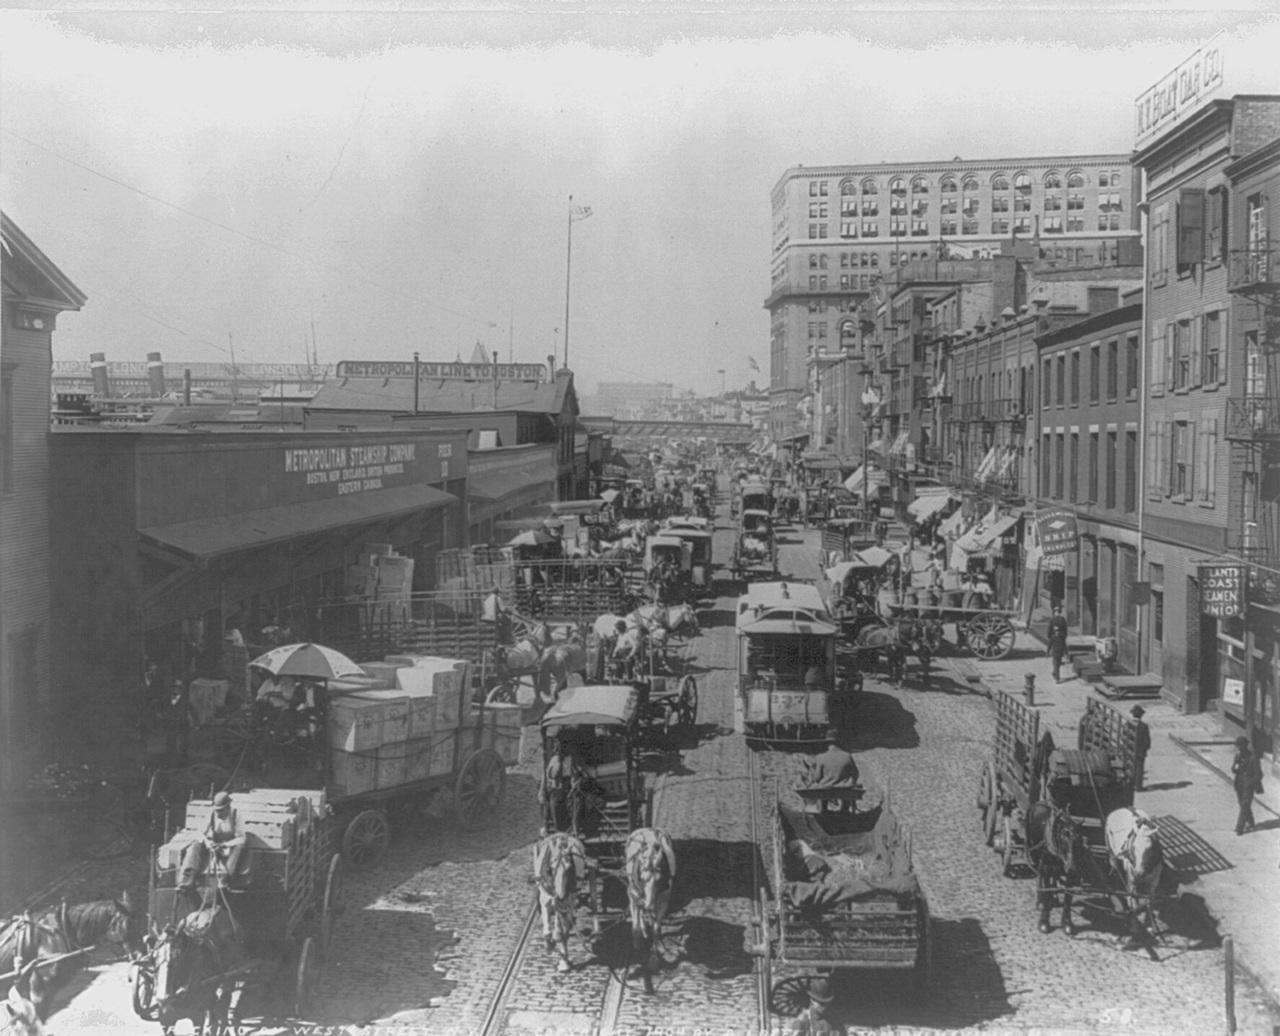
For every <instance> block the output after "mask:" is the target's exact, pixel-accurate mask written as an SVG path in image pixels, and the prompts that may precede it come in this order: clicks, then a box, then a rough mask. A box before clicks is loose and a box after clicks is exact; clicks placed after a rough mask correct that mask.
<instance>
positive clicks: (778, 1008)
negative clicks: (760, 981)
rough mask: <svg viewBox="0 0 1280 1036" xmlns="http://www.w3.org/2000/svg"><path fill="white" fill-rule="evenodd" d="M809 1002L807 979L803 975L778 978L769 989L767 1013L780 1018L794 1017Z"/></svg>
mask: <svg viewBox="0 0 1280 1036" xmlns="http://www.w3.org/2000/svg"><path fill="white" fill-rule="evenodd" d="M811 1003H813V1000H812V999H811V998H810V996H809V979H808V978H807V977H805V976H803V975H790V976H788V977H787V978H783V979H779V980H778V981H777V982H776V983H775V984H774V985H773V986H772V987H771V988H770V989H769V1013H770V1014H773V1015H777V1016H779V1017H781V1018H795V1017H796V1016H797V1015H798V1014H800V1012H801V1011H803V1010H804V1009H805V1008H806V1007H808V1006H809V1005H810V1004H811Z"/></svg>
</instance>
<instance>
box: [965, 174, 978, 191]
mask: <svg viewBox="0 0 1280 1036" xmlns="http://www.w3.org/2000/svg"><path fill="white" fill-rule="evenodd" d="M977 189H978V178H977V177H976V176H966V177H965V178H964V190H966V191H976V190H977Z"/></svg>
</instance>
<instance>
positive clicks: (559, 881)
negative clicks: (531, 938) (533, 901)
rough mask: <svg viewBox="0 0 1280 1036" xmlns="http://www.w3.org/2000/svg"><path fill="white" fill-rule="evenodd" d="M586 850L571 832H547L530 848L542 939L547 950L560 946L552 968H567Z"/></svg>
mask: <svg viewBox="0 0 1280 1036" xmlns="http://www.w3.org/2000/svg"><path fill="white" fill-rule="evenodd" d="M586 871H587V852H586V849H585V848H584V846H583V844H582V842H581V841H580V840H579V839H577V838H575V837H574V836H573V835H570V834H565V833H563V832H559V833H557V834H553V835H548V836H547V837H546V838H544V839H542V841H540V842H539V843H538V844H537V845H536V846H534V849H533V878H534V881H535V883H536V884H537V886H538V910H539V913H540V914H541V915H542V938H543V941H544V942H545V943H546V946H547V950H548V952H551V951H554V950H555V948H556V947H557V946H559V948H560V960H559V961H558V962H557V963H556V970H557V971H560V972H565V971H569V970H570V969H571V968H572V966H573V965H572V964H570V962H569V936H570V935H572V934H573V926H574V912H575V908H576V906H577V902H576V901H577V896H578V882H580V881H582V879H583V878H584V877H585V876H586Z"/></svg>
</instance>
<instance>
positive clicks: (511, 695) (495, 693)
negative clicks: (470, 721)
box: [484, 680, 516, 705]
mask: <svg viewBox="0 0 1280 1036" xmlns="http://www.w3.org/2000/svg"><path fill="white" fill-rule="evenodd" d="M484 703H485V705H515V704H516V681H515V680H499V681H498V682H497V683H496V684H494V685H493V686H492V687H490V688H489V693H488V694H486V695H485V696H484Z"/></svg>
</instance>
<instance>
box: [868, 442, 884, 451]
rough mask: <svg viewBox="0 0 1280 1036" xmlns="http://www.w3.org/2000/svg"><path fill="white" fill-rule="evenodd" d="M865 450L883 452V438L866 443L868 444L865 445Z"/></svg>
mask: <svg viewBox="0 0 1280 1036" xmlns="http://www.w3.org/2000/svg"><path fill="white" fill-rule="evenodd" d="M867 452H868V453H883V452H884V440H883V439H876V440H875V441H874V442H871V443H869V444H868V446H867Z"/></svg>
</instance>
